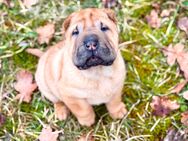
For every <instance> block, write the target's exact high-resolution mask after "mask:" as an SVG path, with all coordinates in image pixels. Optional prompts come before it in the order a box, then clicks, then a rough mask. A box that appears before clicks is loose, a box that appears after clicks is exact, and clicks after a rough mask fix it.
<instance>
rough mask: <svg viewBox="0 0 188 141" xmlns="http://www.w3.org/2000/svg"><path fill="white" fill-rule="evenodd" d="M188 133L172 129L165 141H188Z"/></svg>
mask: <svg viewBox="0 0 188 141" xmlns="http://www.w3.org/2000/svg"><path fill="white" fill-rule="evenodd" d="M187 137H188V135H187V131H186V129H184V130H176V129H173V128H170V129H169V130H168V133H167V135H166V137H165V138H164V140H163V141H187Z"/></svg>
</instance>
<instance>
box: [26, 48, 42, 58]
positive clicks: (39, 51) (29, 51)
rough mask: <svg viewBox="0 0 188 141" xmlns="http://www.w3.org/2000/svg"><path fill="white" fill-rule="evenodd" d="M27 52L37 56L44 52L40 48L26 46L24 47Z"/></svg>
mask: <svg viewBox="0 0 188 141" xmlns="http://www.w3.org/2000/svg"><path fill="white" fill-rule="evenodd" d="M26 52H27V53H30V54H32V55H35V56H37V57H41V56H42V55H43V53H44V52H42V51H41V50H40V49H38V48H27V49H26Z"/></svg>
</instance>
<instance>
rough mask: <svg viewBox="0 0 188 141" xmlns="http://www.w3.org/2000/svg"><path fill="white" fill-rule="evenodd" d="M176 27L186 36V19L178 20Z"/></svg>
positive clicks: (187, 21)
mask: <svg viewBox="0 0 188 141" xmlns="http://www.w3.org/2000/svg"><path fill="white" fill-rule="evenodd" d="M178 27H179V28H180V29H181V30H183V31H185V33H186V34H188V17H182V18H180V19H179V20H178Z"/></svg>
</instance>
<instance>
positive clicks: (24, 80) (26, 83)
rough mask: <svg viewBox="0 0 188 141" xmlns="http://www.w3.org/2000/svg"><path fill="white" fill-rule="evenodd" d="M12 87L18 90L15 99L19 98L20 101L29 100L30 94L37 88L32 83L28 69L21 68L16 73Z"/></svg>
mask: <svg viewBox="0 0 188 141" xmlns="http://www.w3.org/2000/svg"><path fill="white" fill-rule="evenodd" d="M14 88H15V89H16V91H18V92H19V94H18V95H17V96H16V99H19V100H20V101H21V102H22V101H24V102H30V101H31V95H32V93H33V91H34V90H35V89H36V88H37V84H36V83H33V76H32V74H31V73H30V72H29V71H27V70H21V71H20V72H18V73H17V75H16V83H15V85H14Z"/></svg>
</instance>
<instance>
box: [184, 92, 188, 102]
mask: <svg viewBox="0 0 188 141" xmlns="http://www.w3.org/2000/svg"><path fill="white" fill-rule="evenodd" d="M183 98H185V99H186V100H188V91H185V92H183Z"/></svg>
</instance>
